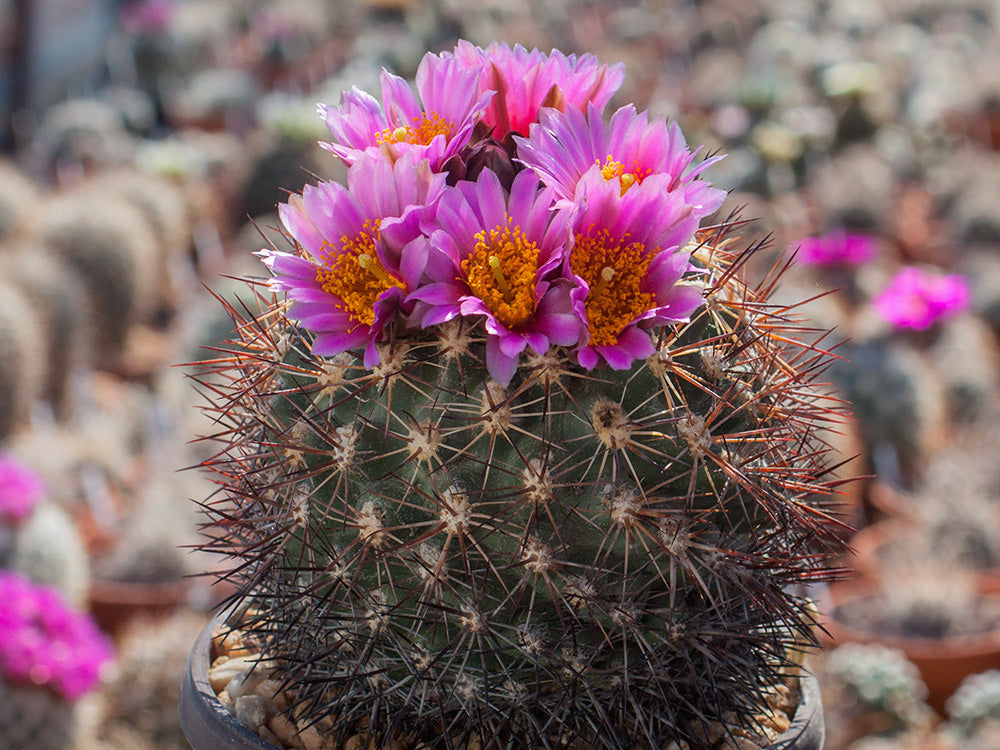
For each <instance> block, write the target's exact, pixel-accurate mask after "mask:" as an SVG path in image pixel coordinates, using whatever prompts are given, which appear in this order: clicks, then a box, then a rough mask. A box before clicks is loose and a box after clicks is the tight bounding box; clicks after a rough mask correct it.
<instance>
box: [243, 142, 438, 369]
mask: <svg viewBox="0 0 1000 750" xmlns="http://www.w3.org/2000/svg"><path fill="white" fill-rule="evenodd" d="M444 180H445V177H444V175H443V174H433V173H432V172H431V171H430V168H429V166H428V163H427V161H426V160H423V161H420V162H417V161H415V159H414V158H413V155H412V154H411V155H408V156H406V157H404V158H400V159H398V160H397V161H396V162H395V163H393V162H391V161H390V160H389V159H387V158H375V157H369V158H364V159H361V160H359V161H357V162H356V163H355V164H354V166H353V167H351V169H350V172H349V174H348V181H347V183H348V186H347V187H346V188H345V187H344V186H342V185H340V184H337V183H332V182H324V183H320V184H319V185H317V186H315V187H313V186H306V188H305V189H304V190H303V192H302V195H295V196H292V198H291V199H290V200H289V201H288V203H286V204H283V205H282V206H280V207H279V214H280V216H281V221H282V223H283V224H284V225H285V228H286V229H287V230H288V232H289V233H290V234H291V236H292V237H293V238H294V239H295V241H296V243H297V244H298V245H299V252H298V253H297V254H292V253H284V252H279V251H276V250H262V251H261V252H260V253H258V255H259V256H260V257H261V258H262V259H263V261H264V263H265V264H266V265H267V266H268V268H270V270H271V272H272V273H273V274H274V276H273V278H272V279H271V287H272V288H273V289H275V290H278V291H283V292H285V293H286V294H287V296H288V299H290V300H291V301H292V305H291V308H290V309H289V311H288V314H289V317H291V318H293V319H294V320H297V321H299V322H300V323H301V324H302V325H303V326H304V327H305V328H307V329H309V330H311V331H313V332H314V333H316V334H317V336H316V339H315V341H314V342H313V348H312V351H313V353H314V354H317V355H334V354H339V353H340V352H344V351H348V350H350V349H355V348H358V347H365V355H364V362H365V366H366V367H369V368H370V367H373V366H375V365H376V364H378V361H379V354H378V349H377V346H376V344H377V343H378V342H379V341H381V340H382V336H383V333H384V330H385V328H386V326H387V325H389V324H390V323H391V322H393V321H395V320H396V317H397V313H398V312H404V310H403V308H404V300H405V298H406V295H407V294H408V293H409V292H410V291H412V290H413V289H415V288H416V285H417V282H418V280H419V279H420V277H421V275H422V273H423V270H424V264H425V263H426V261H427V250H426V247H425V245H426V238H425V237H424V236H423V235H422V234H421V232H420V219H421V215H422V212H423V211H425V210H426V209H427V208H428V207H429V206H433V205H434V203H435V202H436V201H437V200H438V197H439V195H440V194H441V191H442V189H443V188H444Z"/></svg>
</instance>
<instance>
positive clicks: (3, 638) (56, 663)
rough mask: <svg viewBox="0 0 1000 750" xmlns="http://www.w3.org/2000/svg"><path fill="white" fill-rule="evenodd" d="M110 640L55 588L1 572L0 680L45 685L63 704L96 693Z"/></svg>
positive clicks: (109, 657) (109, 652)
mask: <svg viewBox="0 0 1000 750" xmlns="http://www.w3.org/2000/svg"><path fill="white" fill-rule="evenodd" d="M113 657H114V652H113V649H112V647H111V643H110V641H109V640H108V639H107V637H106V636H105V635H104V634H103V633H101V631H100V630H98V628H97V625H96V624H95V623H94V621H93V620H91V619H90V617H89V616H87V615H85V614H83V613H79V612H74V611H73V610H71V609H70V608H69V607H68V606H67V605H66V603H65V602H64V601H63V600H62V598H61V597H60V596H59V594H57V593H56V592H55V591H54V590H53V589H49V588H46V587H43V586H35V585H34V584H32V583H31V582H29V581H28V580H27V579H25V578H23V577H21V576H19V575H17V574H15V573H11V572H9V571H0V678H2V679H3V680H4V681H5V682H8V683H13V684H17V683H20V684H25V685H36V686H40V687H49V688H51V689H52V690H54V691H55V692H56V693H58V694H59V695H61V696H62V697H63V698H65V699H67V700H76V699H77V698H80V697H81V696H83V695H84V694H86V693H88V692H90V691H91V690H93V689H94V687H95V686H96V685H97V683H98V682H99V681H100V679H101V673H102V671H103V670H104V668H105V667H106V665H107V664H108V663H109V662H110V661H111V660H112V659H113Z"/></svg>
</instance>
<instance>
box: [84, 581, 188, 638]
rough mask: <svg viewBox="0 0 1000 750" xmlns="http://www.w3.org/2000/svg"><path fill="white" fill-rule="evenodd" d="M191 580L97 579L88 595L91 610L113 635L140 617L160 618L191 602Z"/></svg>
mask: <svg viewBox="0 0 1000 750" xmlns="http://www.w3.org/2000/svg"><path fill="white" fill-rule="evenodd" d="M190 596H191V582H190V581H188V580H180V581H165V582H163V583H130V582H125V581H109V580H100V579H95V580H93V581H91V583H90V592H89V594H88V599H89V605H90V613H91V614H92V615H93V616H94V620H96V621H97V624H98V625H99V626H100V628H101V630H103V631H104V632H105V633H107V634H108V635H110V636H111V637H112V638H114V637H117V636H119V635H121V634H122V632H123V631H124V629H125V627H126V626H127V625H128V623H129V622H131V621H132V620H135V619H138V618H143V617H144V618H158V617H163V616H165V615H168V614H170V613H171V612H173V611H174V610H176V609H179V608H180V607H182V606H185V605H187V604H188V602H189V601H190Z"/></svg>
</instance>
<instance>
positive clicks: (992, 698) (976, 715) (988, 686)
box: [945, 669, 1000, 736]
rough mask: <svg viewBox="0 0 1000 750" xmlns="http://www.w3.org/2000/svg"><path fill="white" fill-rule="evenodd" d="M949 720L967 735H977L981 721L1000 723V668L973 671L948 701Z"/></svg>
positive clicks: (946, 707)
mask: <svg viewBox="0 0 1000 750" xmlns="http://www.w3.org/2000/svg"><path fill="white" fill-rule="evenodd" d="M945 709H946V710H947V712H948V719H949V723H950V724H952V725H953V726H955V727H957V728H959V729H960V730H961V732H962V733H963V734H964V735H966V736H969V735H973V734H974V733H975V730H976V729H977V727H979V726H980V725H983V724H986V723H992V724H994V725H997V724H1000V670H997V669H988V670H986V671H985V672H980V673H979V674H972V675H969V676H968V677H966V678H965V679H964V680H962V684H961V685H959V686H958V689H957V690H956V691H955V692H954V693H952V694H951V697H950V698H948V701H947V703H945Z"/></svg>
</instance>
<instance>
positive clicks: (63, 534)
mask: <svg viewBox="0 0 1000 750" xmlns="http://www.w3.org/2000/svg"><path fill="white" fill-rule="evenodd" d="M0 568H4V569H10V570H13V571H16V572H18V573H20V574H21V575H23V576H25V577H26V578H27V579H28V580H30V581H31V582H32V583H35V584H38V585H44V586H51V587H53V588H54V589H55V590H57V591H58V592H59V594H60V595H61V596H62V597H63V598H64V599H66V600H67V601H70V602H72V603H73V604H76V605H80V604H83V603H84V601H85V599H86V594H87V586H88V583H89V576H88V570H89V563H88V558H87V554H86V551H85V550H84V546H83V542H82V540H81V539H80V535H79V533H78V532H77V530H76V525H75V524H74V523H73V521H72V520H71V519H70V518H69V516H68V515H67V514H66V513H65V512H64V511H63V510H62V509H61V508H60V507H59V506H58V505H56V504H55V503H54V502H52V500H51V498H50V496H49V493H48V489H47V487H46V483H45V481H44V480H43V479H42V477H41V475H40V474H38V473H36V472H35V471H34V470H33V469H31V468H29V467H28V466H27V465H26V464H24V463H22V462H21V461H20V460H18V459H17V458H15V457H13V456H8V455H3V454H0Z"/></svg>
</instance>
